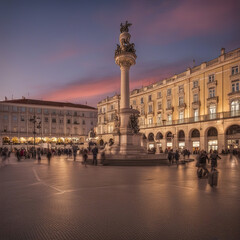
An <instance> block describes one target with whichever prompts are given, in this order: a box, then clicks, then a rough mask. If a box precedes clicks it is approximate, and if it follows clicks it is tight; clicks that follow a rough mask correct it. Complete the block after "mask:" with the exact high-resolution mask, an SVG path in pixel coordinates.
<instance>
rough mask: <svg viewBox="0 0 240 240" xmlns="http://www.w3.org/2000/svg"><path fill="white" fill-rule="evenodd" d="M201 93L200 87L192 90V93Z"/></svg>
mask: <svg viewBox="0 0 240 240" xmlns="http://www.w3.org/2000/svg"><path fill="white" fill-rule="evenodd" d="M199 91H200V87H199V86H196V87H193V88H192V93H198V92H199Z"/></svg>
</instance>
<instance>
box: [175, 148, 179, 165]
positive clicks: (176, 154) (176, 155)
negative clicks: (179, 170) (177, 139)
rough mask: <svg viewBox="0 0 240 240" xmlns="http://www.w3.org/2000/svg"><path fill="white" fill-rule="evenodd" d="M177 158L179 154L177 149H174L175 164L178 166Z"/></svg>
mask: <svg viewBox="0 0 240 240" xmlns="http://www.w3.org/2000/svg"><path fill="white" fill-rule="evenodd" d="M179 158H180V154H179V152H178V150H176V152H175V160H176V164H177V166H178V163H179Z"/></svg>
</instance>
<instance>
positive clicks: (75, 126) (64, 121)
mask: <svg viewBox="0 0 240 240" xmlns="http://www.w3.org/2000/svg"><path fill="white" fill-rule="evenodd" d="M34 116H35V119H36V123H35V127H36V128H35V140H36V143H37V144H38V143H46V142H48V143H49V142H51V143H59V144H64V143H72V142H74V143H83V142H84V141H85V140H86V138H87V137H88V133H89V131H90V130H92V129H94V127H95V126H96V124H97V109H96V108H94V107H90V106H87V105H81V104H73V103H62V102H50V101H42V100H33V99H25V98H22V99H16V100H7V99H6V100H5V101H1V102H0V123H1V124H0V131H1V138H0V139H1V140H0V146H2V145H4V144H9V143H11V144H16V143H17V144H27V143H29V144H32V143H33V137H34V134H33V132H34V124H33V121H31V119H33V118H34Z"/></svg>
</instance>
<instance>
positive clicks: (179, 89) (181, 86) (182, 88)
mask: <svg viewBox="0 0 240 240" xmlns="http://www.w3.org/2000/svg"><path fill="white" fill-rule="evenodd" d="M178 92H179V93H182V92H184V87H183V85H180V86H178Z"/></svg>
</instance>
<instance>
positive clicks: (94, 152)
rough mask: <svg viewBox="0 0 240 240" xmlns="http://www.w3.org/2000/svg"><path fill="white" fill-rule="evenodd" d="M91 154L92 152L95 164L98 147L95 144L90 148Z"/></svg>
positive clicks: (94, 163) (95, 163)
mask: <svg viewBox="0 0 240 240" xmlns="http://www.w3.org/2000/svg"><path fill="white" fill-rule="evenodd" d="M92 154H93V165H96V166H97V154H98V148H97V146H96V145H95V146H94V148H93V149H92Z"/></svg>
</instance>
